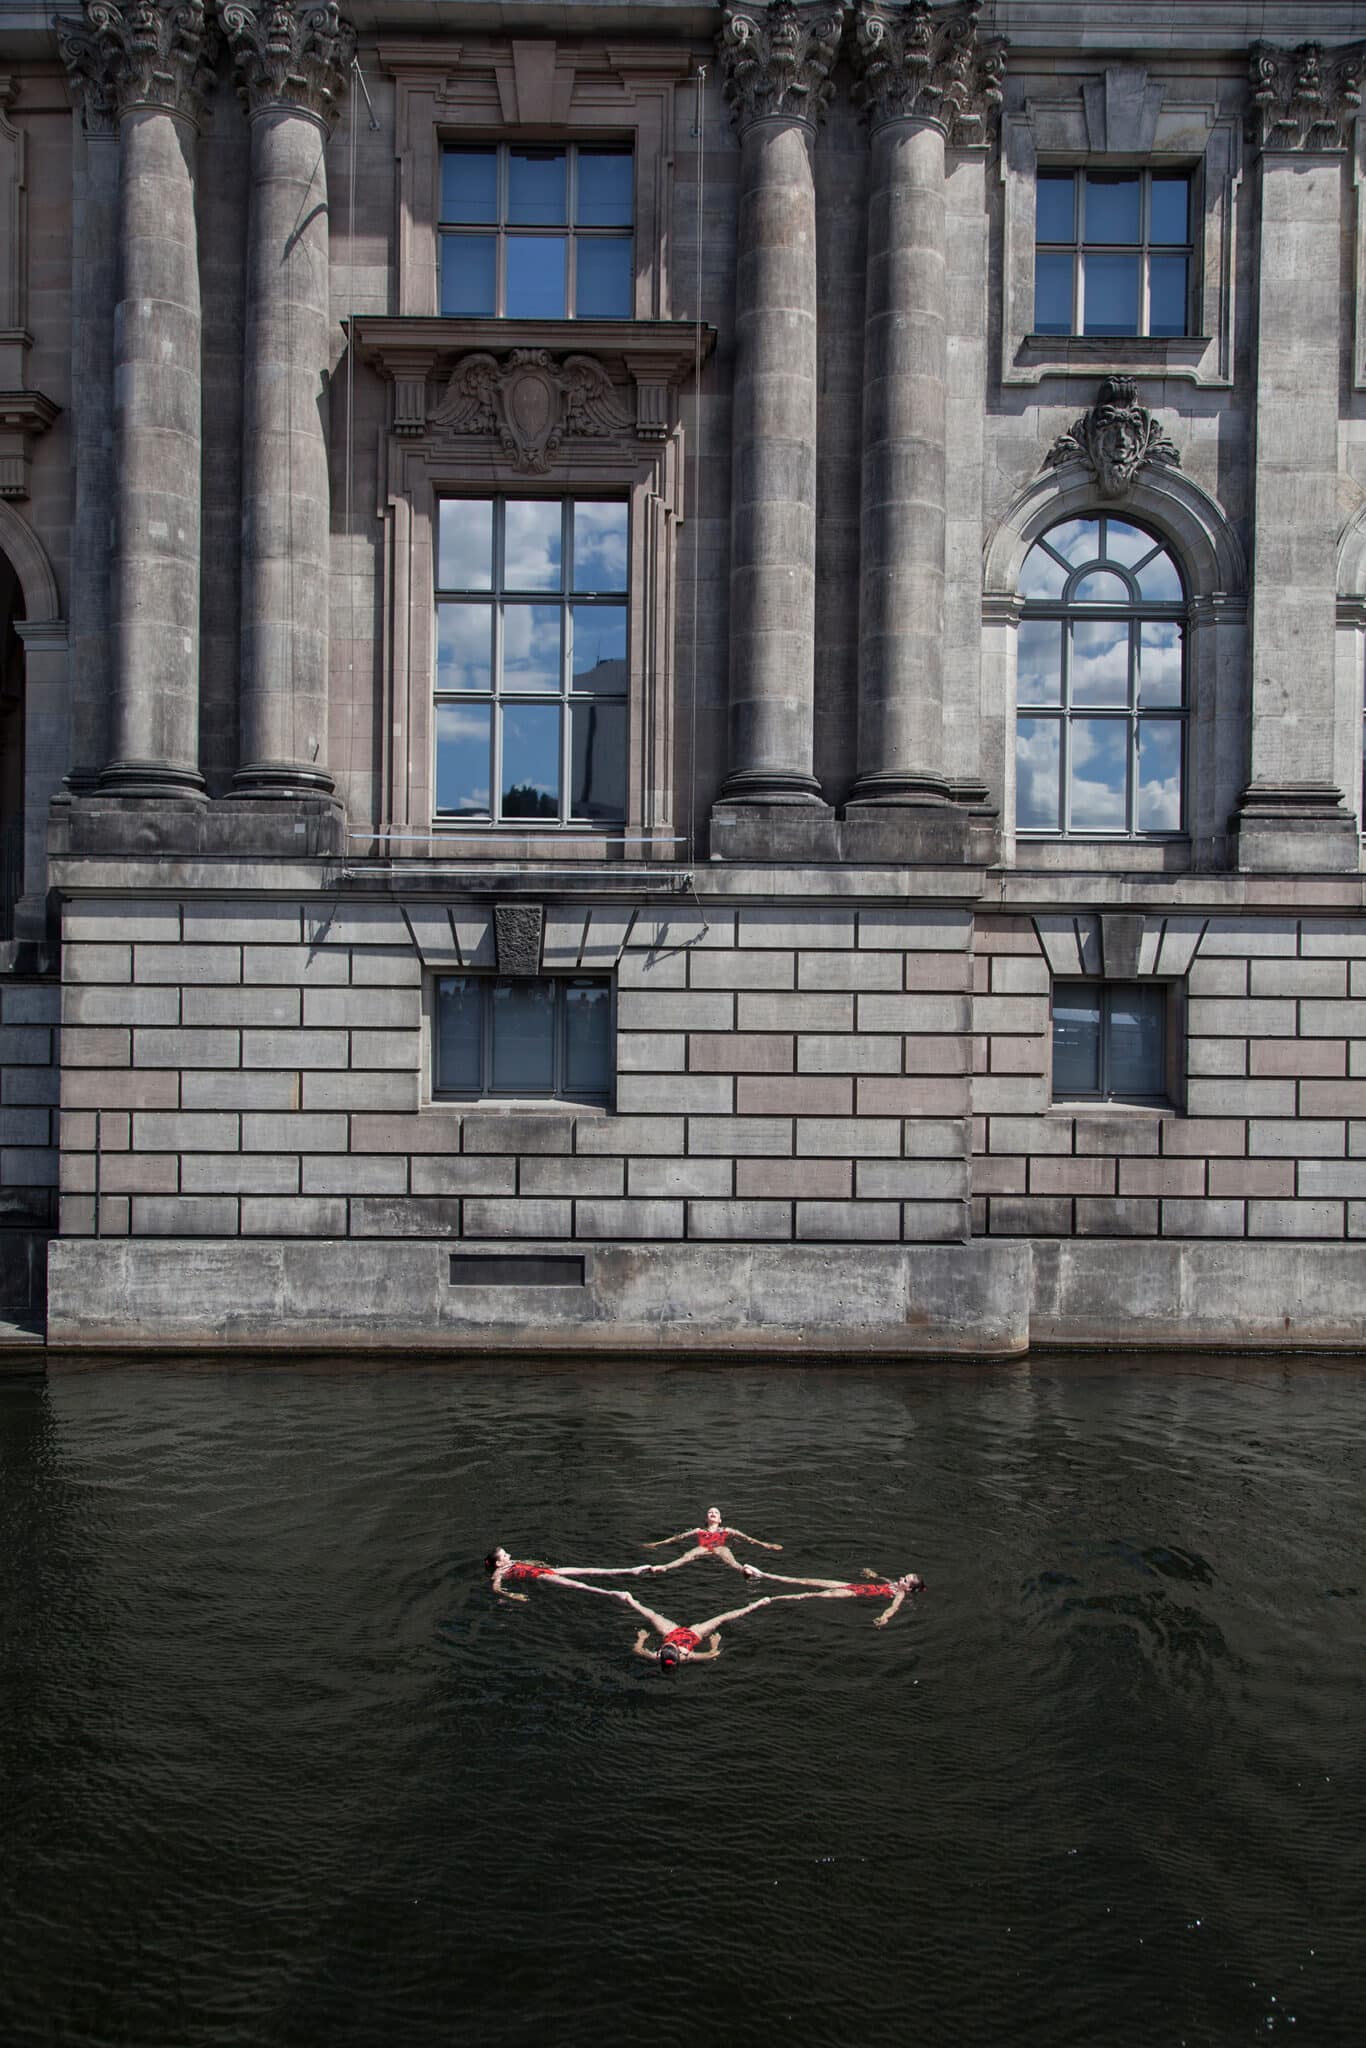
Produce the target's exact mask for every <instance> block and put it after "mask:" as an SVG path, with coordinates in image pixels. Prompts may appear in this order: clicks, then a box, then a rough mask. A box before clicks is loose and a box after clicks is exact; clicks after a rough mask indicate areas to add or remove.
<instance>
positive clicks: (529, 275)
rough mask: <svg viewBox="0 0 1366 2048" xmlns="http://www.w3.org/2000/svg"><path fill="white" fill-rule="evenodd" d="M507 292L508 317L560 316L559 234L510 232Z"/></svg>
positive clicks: (561, 254) (561, 244) (561, 265)
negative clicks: (518, 233)
mask: <svg viewBox="0 0 1366 2048" xmlns="http://www.w3.org/2000/svg"><path fill="white" fill-rule="evenodd" d="M505 248H506V254H507V296H506V303H505V305H504V307H503V310H504V312H505V313H506V314H507V317H508V319H509V320H562V319H563V318H564V311H565V296H564V285H565V275H564V260H565V245H564V238H563V236H561V235H509V236H508V239H507V242H506V244H505Z"/></svg>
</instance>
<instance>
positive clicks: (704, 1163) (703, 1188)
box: [626, 1159, 735, 1199]
mask: <svg viewBox="0 0 1366 2048" xmlns="http://www.w3.org/2000/svg"><path fill="white" fill-rule="evenodd" d="M734 1174H735V1169H734V1166H733V1165H732V1163H731V1161H730V1160H729V1159H628V1160H627V1162H626V1192H627V1194H628V1195H632V1196H663V1197H678V1198H680V1199H681V1198H684V1197H686V1196H688V1195H704V1196H711V1197H713V1198H718V1197H720V1198H724V1197H726V1196H728V1195H730V1194H732V1193H733V1191H734Z"/></svg>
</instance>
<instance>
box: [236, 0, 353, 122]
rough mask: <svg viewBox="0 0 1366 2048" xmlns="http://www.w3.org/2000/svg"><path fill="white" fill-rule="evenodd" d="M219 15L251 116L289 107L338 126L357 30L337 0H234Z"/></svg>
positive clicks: (240, 89) (238, 82)
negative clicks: (248, 1) (249, 0)
mask: <svg viewBox="0 0 1366 2048" xmlns="http://www.w3.org/2000/svg"><path fill="white" fill-rule="evenodd" d="M219 19H220V20H221V22H222V24H223V33H224V35H225V36H226V38H227V42H228V47H229V48H230V50H231V51H232V57H233V66H234V69H235V70H236V73H237V90H238V92H239V93H240V95H241V98H242V104H243V106H244V107H245V108H246V110H247V113H248V115H249V116H250V115H255V114H259V113H262V112H264V111H265V110H266V109H267V108H270V107H289V108H293V109H295V110H296V111H298V112H299V113H303V114H311V115H312V116H313V118H314V119H315V120H317V121H321V122H322V124H323V126H324V127H325V128H327V129H329V130H330V129H332V128H334V127H335V126H336V122H337V116H338V114H339V113H340V112H341V103H342V100H343V99H344V97H345V94H346V76H347V72H348V71H349V70H350V67H351V60H352V58H353V57H354V56H355V54H356V32H355V30H354V29H353V28H352V26H351V24H350V22H349V21H344V20H343V19H342V16H341V12H340V9H339V8H338V7H337V6H336V4H335V0H323V5H321V6H311V7H291V6H289V5H288V4H287V0H273V4H272V5H270V6H264V7H248V6H245V5H241V4H238V0H232V4H230V5H228V6H224V7H220V9H219Z"/></svg>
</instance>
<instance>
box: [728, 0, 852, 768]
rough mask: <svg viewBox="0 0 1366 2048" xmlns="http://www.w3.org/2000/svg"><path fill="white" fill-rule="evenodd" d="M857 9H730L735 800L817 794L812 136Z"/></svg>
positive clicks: (785, 1)
mask: <svg viewBox="0 0 1366 2048" xmlns="http://www.w3.org/2000/svg"><path fill="white" fill-rule="evenodd" d="M841 27H842V17H841V15H840V12H839V11H838V9H836V8H832V7H830V6H829V5H822V6H816V7H799V6H795V5H793V4H792V0H775V4H774V5H772V6H770V7H768V8H766V9H763V10H758V9H756V10H754V11H752V12H747V11H741V10H739V9H731V10H729V11H728V12H727V14H726V17H725V23H724V27H723V29H722V32H721V43H720V52H721V66H722V75H723V83H724V89H725V96H726V100H727V103H728V104H729V106H730V108H731V111H732V113H733V114H734V116H735V120H736V123H737V126H738V128H739V131H740V188H739V225H738V251H737V259H736V278H735V302H736V303H735V346H736V359H735V385H734V430H733V455H732V507H731V576H730V774H729V776H728V778H727V780H726V783H725V786H724V788H723V789H722V792H721V794H722V800H723V801H734V802H740V803H746V804H756V803H757V804H813V803H819V802H820V786H819V784H818V783H817V781H816V778H815V775H814V774H813V772H812V765H813V730H814V719H813V696H814V687H815V623H816V195H815V185H814V182H813V179H812V167H811V151H812V144H813V142H814V139H815V131H816V123H817V121H818V119H819V117H820V115H821V113H822V111H823V110H824V108H825V106H826V104H827V102H828V101H829V98H830V94H831V91H832V87H831V83H830V75H829V74H830V68H831V66H832V64H833V63H834V61H835V55H836V52H837V50H838V48H839V40H840V33H841Z"/></svg>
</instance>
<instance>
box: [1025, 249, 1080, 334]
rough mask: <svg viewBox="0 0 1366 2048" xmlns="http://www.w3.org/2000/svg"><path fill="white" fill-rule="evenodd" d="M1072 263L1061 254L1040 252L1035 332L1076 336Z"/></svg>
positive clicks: (1035, 287) (1035, 286) (1036, 270)
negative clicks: (1072, 333)
mask: <svg viewBox="0 0 1366 2048" xmlns="http://www.w3.org/2000/svg"><path fill="white" fill-rule="evenodd" d="M1072 262H1073V259H1072V257H1071V256H1068V255H1061V254H1059V252H1058V251H1057V250H1047V249H1040V250H1039V251H1038V253H1037V255H1036V256H1035V258H1034V332H1035V333H1036V334H1070V333H1071V332H1072Z"/></svg>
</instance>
